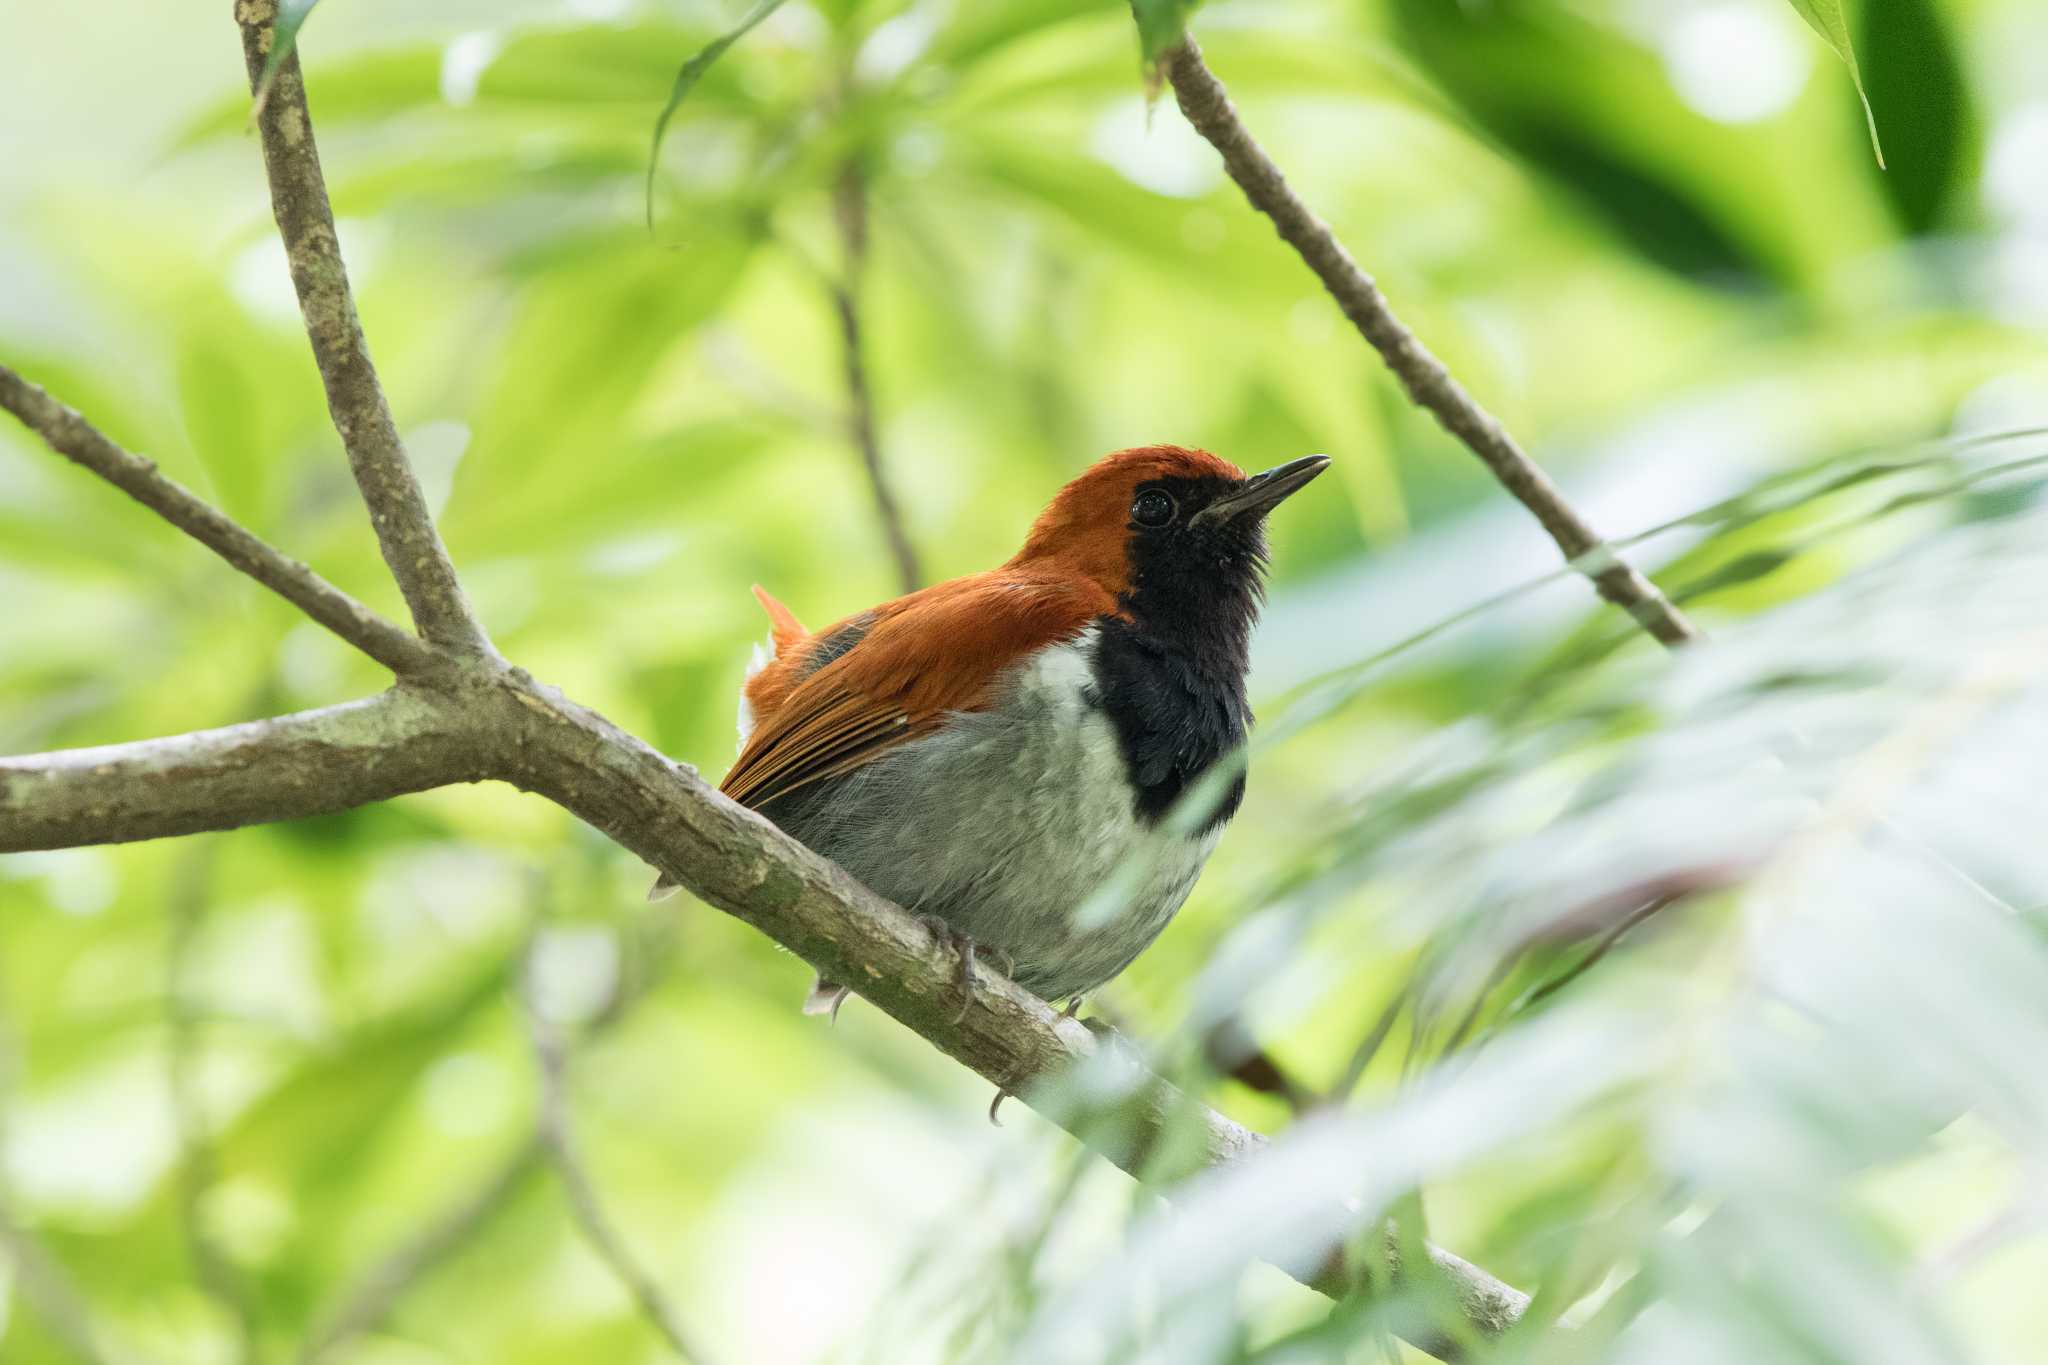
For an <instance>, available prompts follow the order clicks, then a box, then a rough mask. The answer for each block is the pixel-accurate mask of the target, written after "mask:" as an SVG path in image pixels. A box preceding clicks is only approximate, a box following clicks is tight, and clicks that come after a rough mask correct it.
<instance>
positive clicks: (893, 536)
mask: <svg viewBox="0 0 2048 1365" xmlns="http://www.w3.org/2000/svg"><path fill="white" fill-rule="evenodd" d="M832 216H833V218H834V220H835V221H836V222H837V224H838V226H839V242H840V246H841V248H842V250H843V252H844V255H845V258H846V268H845V273H844V274H843V275H841V276H840V277H839V278H838V279H835V280H830V281H828V286H827V287H828V288H829V289H830V290H831V293H832V309H833V311H834V312H835V313H837V314H838V316H839V350H840V355H841V357H842V361H843V364H844V366H845V373H846V399H847V414H846V421H847V427H848V429H849V430H850V431H851V433H852V435H853V443H854V445H855V447H856V448H858V449H859V451H860V458H861V463H862V465H864V466H865V467H866V469H867V472H868V488H869V489H870V490H871V491H872V492H873V493H874V497H875V516H876V518H877V519H878V520H880V522H881V523H882V534H883V536H884V537H885V538H887V540H888V542H889V553H890V555H891V556H892V557H893V558H894V559H895V561H896V575H897V577H898V579H900V580H901V581H902V584H903V591H905V592H916V591H917V590H918V588H919V587H921V586H923V583H924V575H923V574H922V573H921V572H920V571H919V569H918V564H917V550H916V549H915V547H913V546H912V545H911V543H910V535H909V533H908V532H906V531H905V530H904V529H903V509H902V508H901V507H900V506H899V505H898V504H897V502H896V492H895V489H894V488H893V487H891V486H890V483H889V474H888V470H887V469H885V468H884V467H883V464H882V444H881V440H880V438H879V437H877V436H876V434H875V398H874V393H873V391H872V390H871V389H870V388H869V387H868V367H867V355H866V350H867V338H866V333H865V331H864V330H863V328H862V325H861V285H862V282H863V280H864V279H865V278H866V275H867V262H868V198H867V181H866V179H865V177H863V176H862V174H861V170H860V167H859V166H857V165H855V164H854V163H853V162H851V161H849V162H847V163H846V165H845V166H843V167H841V168H840V172H839V178H838V179H837V180H835V181H834V182H833V185H832Z"/></svg>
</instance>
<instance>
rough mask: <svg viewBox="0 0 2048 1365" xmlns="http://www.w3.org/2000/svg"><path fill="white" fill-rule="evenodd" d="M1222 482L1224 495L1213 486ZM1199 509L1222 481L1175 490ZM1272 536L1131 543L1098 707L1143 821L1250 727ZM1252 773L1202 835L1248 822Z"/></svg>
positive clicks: (1106, 622) (1104, 640) (1098, 652)
mask: <svg viewBox="0 0 2048 1365" xmlns="http://www.w3.org/2000/svg"><path fill="white" fill-rule="evenodd" d="M1211 482H1214V483H1215V484H1217V487H1216V488H1213V489H1211V488H1206V487H1204V486H1203V485H1206V484H1209V483H1211ZM1168 486H1169V487H1170V488H1172V490H1173V491H1174V492H1175V493H1176V495H1177V496H1178V497H1179V498H1180V499H1181V504H1182V506H1183V507H1184V508H1185V509H1187V511H1189V512H1192V511H1193V510H1196V509H1198V508H1199V507H1200V506H1201V505H1203V504H1204V503H1205V502H1206V501H1207V500H1208V499H1209V498H1211V497H1214V496H1217V495H1218V494H1219V493H1220V492H1222V491H1225V488H1226V486H1225V485H1223V484H1222V481H1220V480H1214V481H1211V480H1199V481H1197V480H1175V481H1172V482H1171V483H1170V484H1169V485H1168ZM1265 560H1266V547H1265V535H1264V531H1263V529H1262V526H1261V525H1260V523H1259V521H1258V520H1256V519H1254V520H1252V521H1251V523H1250V524H1249V525H1243V524H1231V523H1225V524H1221V525H1208V526H1203V525H1179V526H1175V527H1171V528H1168V529H1167V530H1166V531H1165V532H1163V533H1161V534H1157V535H1150V536H1140V537H1135V538H1134V539H1133V541H1132V545H1131V587H1130V590H1129V591H1128V592H1126V593H1125V594H1124V595H1123V597H1122V598H1121V599H1120V600H1119V602H1118V606H1119V607H1120V609H1121V612H1122V615H1120V616H1114V617H1104V618H1102V620H1101V622H1100V633H1099V635H1098V637H1097V640H1096V645H1095V660H1094V672H1095V686H1096V690H1097V694H1098V696H1097V704H1098V705H1099V706H1100V708H1101V709H1102V711H1103V712H1104V713H1105V714H1106V715H1107V716H1108V718H1109V721H1110V724H1111V725H1112V726H1113V727H1114V728H1115V730H1116V735H1117V741H1118V744H1119V746H1120V747H1121V749H1122V751H1123V759H1124V769H1125V772H1126V773H1127V775H1128V776H1129V778H1130V781H1131V786H1132V787H1133V788H1134V789H1135V791H1136V803H1137V813H1138V816H1139V818H1140V819H1142V820H1144V821H1146V822H1147V823H1156V822H1157V821H1158V820H1159V819H1160V817H1162V816H1164V815H1165V814H1166V812H1167V811H1168V810H1169V809H1170V808H1171V807H1172V806H1173V803H1174V802H1175V801H1177V800H1179V799H1180V796H1181V794H1182V793H1183V792H1185V791H1186V790H1187V789H1188V788H1189V787H1190V786H1192V785H1193V784H1194V783H1195V782H1196V781H1197V780H1199V779H1200V778H1201V776H1202V774H1203V773H1205V772H1207V771H1208V769H1209V767H1210V766H1211V765H1212V764H1214V763H1215V762H1216V761H1217V760H1218V759H1220V758H1222V757H1223V756H1224V755H1225V754H1227V753H1229V752H1230V751H1231V750H1232V749H1235V748H1236V747H1238V746H1239V745H1240V744H1242V743H1243V742H1244V739H1245V736H1246V734H1247V733H1248V732H1249V731H1250V729H1251V722H1252V716H1251V706H1250V704H1249V703H1248V702H1247V701H1246V699H1245V674H1246V671H1247V670H1248V669H1249V667H1250V662H1251V635H1252V626H1253V625H1254V624H1255V623H1256V622H1257V620H1258V614H1259V605H1260V602H1261V599H1262V595H1263V594H1262V589H1261V581H1260V576H1261V574H1262V572H1263V570H1264V567H1265ZM1243 799H1244V774H1243V773H1242V772H1240V773H1239V774H1238V776H1237V778H1236V780H1235V781H1233V782H1232V783H1231V784H1230V788H1229V790H1228V791H1227V792H1226V793H1225V794H1224V796H1223V799H1222V801H1221V802H1220V803H1219V804H1218V805H1217V807H1216V808H1215V810H1214V811H1213V812H1212V813H1211V815H1210V817H1209V819H1208V820H1207V821H1206V822H1205V823H1204V825H1203V826H1202V828H1203V830H1204V831H1207V830H1210V829H1214V828H1215V827H1216V826H1218V825H1220V824H1222V823H1223V822H1224V821H1226V820H1228V819H1230V817H1231V816H1233V815H1235V814H1236V813H1237V808H1238V805H1239V804H1240V803H1241V802H1242V801H1243Z"/></svg>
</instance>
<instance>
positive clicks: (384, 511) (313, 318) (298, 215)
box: [235, 0, 490, 654]
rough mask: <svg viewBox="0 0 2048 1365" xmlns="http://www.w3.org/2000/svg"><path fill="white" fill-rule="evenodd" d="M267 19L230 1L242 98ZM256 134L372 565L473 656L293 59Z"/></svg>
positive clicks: (429, 629)
mask: <svg viewBox="0 0 2048 1365" xmlns="http://www.w3.org/2000/svg"><path fill="white" fill-rule="evenodd" d="M276 19H277V5H276V2H275V0H235V21H236V22H237V23H239V24H240V25H241V29H242V55H243V58H244V60H245V62H246V63H247V65H248V69H249V88H250V90H251V91H252V92H254V91H255V90H257V89H258V87H259V86H260V85H261V84H262V80H263V69H264V66H265V65H266V62H267V59H268V57H269V54H270V44H271V40H272V38H273V36H274V33H273V26H274V24H275V22H276ZM256 129H257V132H258V133H259V134H260V135H261V138H262V142H263V165H264V168H265V170H266V171H267V172H268V174H269V177H270V202H271V207H272V209H273V210H274V211H275V214H276V217H277V231H278V236H279V237H281V238H282V239H283V241H284V249H285V257H286V259H287V261H288V262H289V263H290V266H291V274H292V287H293V288H294V289H296V290H297V291H298V295H299V312H300V313H301V315H302V316H303V317H304V318H305V323H306V336H307V338H308V339H309V340H310V341H311V342H312V343H313V360H314V362H315V363H316V364H317V365H318V366H319V367H320V379H321V382H322V384H323V385H325V387H326V389H327V410H328V412H329V413H330V414H331V415H332V416H333V418H334V429H335V431H337V432H338V433H339V434H340V436H341V443H342V446H343V448H344V449H345V450H346V451H347V452H348V462H349V468H350V469H351V470H352V471H353V472H354V474H355V479H356V487H357V488H359V489H361V490H362V495H363V502H364V504H365V505H366V506H367V507H368V508H369V510H370V524H371V526H372V527H373V528H374V529H375V531H376V533H377V543H378V547H379V548H380V549H382V550H383V552H384V562H385V563H386V564H388V565H390V566H391V575H392V577H393V578H395V579H397V580H398V587H399V591H400V592H402V593H404V594H405V603H406V606H407V607H409V608H411V610H412V619H413V624H414V625H416V626H418V627H419V631H420V633H421V634H422V635H424V636H426V637H427V638H428V639H429V640H432V641H434V642H435V643H436V644H438V645H441V646H443V647H444V648H446V649H449V650H451V651H453V652H455V653H458V654H481V653H484V652H486V651H487V650H489V648H490V645H489V642H488V641H487V640H486V639H485V638H484V633H483V627H482V626H480V625H479V624H478V623H477V619H476V616H475V613H473V612H472V611H471V610H470V605H469V600H468V598H467V597H465V596H464V594H463V591H462V584H461V582H460V581H458V580H457V578H456V576H455V565H454V564H453V563H452V562H451V561H450V560H449V558H448V549H447V547H446V546H444V545H443V544H442V543H441V537H440V534H439V533H438V532H437V531H435V529H434V519H433V516H432V515H431V514H430V513H429V512H428V510H427V500H426V496H425V495H424V494H422V493H421V492H420V485H419V480H418V479H417V478H415V477H414V476H413V470H412V463H411V461H409V460H408V459H407V458H406V454H405V446H404V445H403V444H402V443H401V442H400V441H399V439H398V427H397V424H396V423H395V422H393V421H392V418H391V407H390V405H389V404H388V403H387V402H386V401H385V398H384V388H383V386H382V385H381V384H379V383H378V382H377V371H376V368H375V367H374V366H373V365H372V364H371V363H370V345H369V342H368V341H367V340H366V339H365V338H364V336H363V328H362V323H361V322H360V321H359V320H358V319H357V317H356V303H355V296H354V294H353V293H352V292H351V291H350V289H349V283H348V272H347V270H346V269H345V268H344V267H343V265H342V261H341V243H340V240H339V239H338V238H337V237H336V236H335V232H334V210H333V208H332V207H331V206H330V205H329V203H328V201H327V183H326V180H325V178H324V177H323V176H322V174H321V171H320V153H319V151H318V149H316V148H315V147H314V145H313V120H312V115H311V114H310V113H308V112H307V109H306V83H305V81H304V79H303V78H302V76H301V74H300V71H299V54H298V53H297V52H296V51H294V52H293V53H292V54H291V55H290V56H288V57H286V58H285V59H284V61H283V63H281V64H280V65H279V66H278V68H277V71H276V73H275V75H274V76H273V78H272V80H271V84H270V91H269V98H268V99H267V100H266V101H265V102H264V105H263V109H262V111H261V112H260V113H259V114H258V115H257V118H256Z"/></svg>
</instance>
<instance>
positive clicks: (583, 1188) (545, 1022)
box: [522, 955, 709, 1365]
mask: <svg viewBox="0 0 2048 1365" xmlns="http://www.w3.org/2000/svg"><path fill="white" fill-rule="evenodd" d="M531 971H532V962H531V957H530V955H529V960H528V977H529V979H528V980H527V981H526V982H525V983H524V986H525V989H524V990H523V992H522V994H523V997H524V1001H525V1005H526V1026H527V1032H528V1034H529V1036H530V1037H531V1038H532V1040H533V1056H534V1061H535V1063H536V1066H537V1068H538V1070H539V1072H540V1112H539V1113H538V1115H536V1121H535V1127H536V1131H537V1132H538V1133H539V1136H540V1142H541V1146H542V1147H543V1149H544V1150H545V1151H546V1152H547V1154H548V1159H549V1162H550V1164H552V1165H553V1166H554V1168H555V1174H556V1175H557V1176H559V1177H560V1178H561V1181H562V1190H563V1193H564V1194H566V1195H567V1196H568V1198H569V1210H570V1212H571V1213H572V1214H573V1215H574V1217H575V1219H576V1225H577V1227H578V1228H580V1229H581V1230H582V1233H583V1240H584V1241H586V1242H588V1243H589V1244H590V1248H591V1250H593V1251H595V1252H596V1253H597V1255H598V1257H599V1259H601V1260H602V1261H603V1262H604V1263H605V1265H607V1266H608V1267H610V1269H611V1272H612V1274H613V1275H615V1276H617V1277H618V1280H619V1283H620V1284H622V1285H624V1286H625V1288H626V1292H627V1293H629V1294H631V1295H632V1296H633V1301H634V1302H635V1303H636V1304H638V1305H639V1306H640V1312H641V1314H642V1316H644V1317H645V1318H646V1319H647V1321H648V1322H649V1323H650V1324H651V1325H652V1326H653V1327H654V1330H655V1331H656V1332H658V1333H659V1334H660V1335H661V1339H662V1340H663V1341H665V1342H667V1343H668V1346H669V1349H670V1350H672V1351H674V1352H675V1353H676V1357H677V1358H678V1359H680V1360H682V1361H684V1362H686V1365H687V1363H688V1362H696V1365H703V1362H704V1361H706V1360H708V1359H709V1357H708V1356H707V1355H705V1353H704V1351H703V1349H702V1348H701V1347H699V1346H698V1345H697V1344H695V1343H694V1342H693V1341H692V1340H691V1339H690V1333H689V1332H688V1331H687V1330H686V1329H685V1328H684V1327H683V1320H682V1317H681V1315H680V1314H678V1313H677V1312H676V1309H675V1305H673V1304H671V1303H670V1302H669V1300H668V1295H667V1294H665V1293H664V1292H663V1291H662V1288H661V1286H660V1285H659V1284H657V1283H656V1282H655V1279H654V1276H653V1274H652V1273H651V1272H649V1271H648V1269H647V1268H646V1267H645V1266H643V1265H641V1264H640V1261H639V1259H638V1258H637V1257H635V1256H634V1255H633V1251H632V1248H630V1247H628V1246H627V1245H626V1239H625V1236H624V1234H622V1233H621V1232H620V1231H619V1229H618V1226H617V1225H616V1224H615V1223H613V1222H612V1219H611V1215H610V1214H609V1213H607V1212H606V1210H605V1206H604V1201H603V1200H602V1199H601V1198H599V1197H598V1193H597V1186H596V1184H595V1182H593V1181H592V1180H591V1178H590V1173H589V1171H588V1170H587V1169H586V1168H585V1166H584V1164H583V1155H582V1152H581V1150H580V1149H579V1148H578V1147H577V1145H576V1135H575V1132H574V1130H573V1129H572V1127H571V1125H570V1121H569V1046H568V1042H567V1041H566V1040H565V1039H564V1038H563V1036H562V1030H561V1028H560V1026H559V1025H558V1024H557V1023H556V1022H555V1020H553V1019H551V1018H549V1017H548V1012H547V1010H546V1009H545V1008H543V1007H542V1005H541V1003H540V1001H539V1000H537V999H535V995H534V991H533V988H532V981H531V979H530V977H531Z"/></svg>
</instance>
